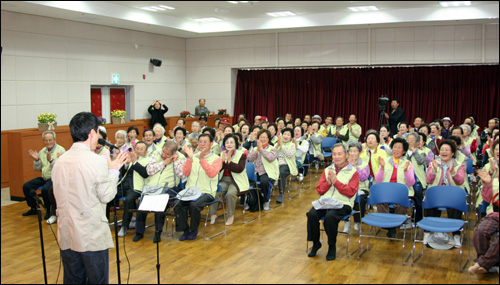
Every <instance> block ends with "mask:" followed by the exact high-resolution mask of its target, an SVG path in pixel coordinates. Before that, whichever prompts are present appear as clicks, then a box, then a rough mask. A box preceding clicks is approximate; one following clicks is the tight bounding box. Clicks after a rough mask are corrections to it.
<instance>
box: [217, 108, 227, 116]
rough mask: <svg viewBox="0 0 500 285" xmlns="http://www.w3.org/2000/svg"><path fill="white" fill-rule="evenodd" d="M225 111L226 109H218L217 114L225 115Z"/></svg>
mask: <svg viewBox="0 0 500 285" xmlns="http://www.w3.org/2000/svg"><path fill="white" fill-rule="evenodd" d="M226 112H227V109H219V113H218V114H219V115H225V114H226Z"/></svg>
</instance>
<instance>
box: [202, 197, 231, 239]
mask: <svg viewBox="0 0 500 285" xmlns="http://www.w3.org/2000/svg"><path fill="white" fill-rule="evenodd" d="M217 200H218V201H219V202H221V203H222V210H223V211H224V230H223V231H221V232H218V233H216V234H214V235H212V236H210V237H208V238H207V237H206V236H207V223H208V212H209V208H210V205H207V206H206V208H207V215H206V218H205V232H204V234H203V238H204V239H205V240H211V239H212V238H214V237H216V236H219V235H221V234H224V236H227V234H226V233H227V228H226V227H227V226H226V207H225V205H224V200H223V198H222V197H221V198H220V199H217Z"/></svg>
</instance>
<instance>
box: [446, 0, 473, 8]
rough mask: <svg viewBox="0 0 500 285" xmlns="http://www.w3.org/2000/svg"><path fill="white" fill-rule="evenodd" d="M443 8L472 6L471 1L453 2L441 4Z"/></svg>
mask: <svg viewBox="0 0 500 285" xmlns="http://www.w3.org/2000/svg"><path fill="white" fill-rule="evenodd" d="M439 4H441V6H443V7H460V6H470V5H471V4H472V2H471V1H451V2H439Z"/></svg>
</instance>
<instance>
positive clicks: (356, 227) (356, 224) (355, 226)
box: [354, 223, 359, 231]
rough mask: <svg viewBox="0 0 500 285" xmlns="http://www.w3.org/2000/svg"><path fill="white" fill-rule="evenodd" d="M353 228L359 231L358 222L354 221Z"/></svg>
mask: <svg viewBox="0 0 500 285" xmlns="http://www.w3.org/2000/svg"><path fill="white" fill-rule="evenodd" d="M354 230H355V231H359V223H354Z"/></svg>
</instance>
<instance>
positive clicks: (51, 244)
mask: <svg viewBox="0 0 500 285" xmlns="http://www.w3.org/2000/svg"><path fill="white" fill-rule="evenodd" d="M309 179H311V180H315V178H314V174H312V175H308V177H306V179H305V182H306V185H308V182H309ZM316 179H317V178H316ZM294 186H295V183H294ZM314 189H315V183H314V182H313V185H312V187H311V189H310V190H305V191H302V193H301V195H300V196H298V197H296V198H294V199H293V200H285V204H284V206H282V207H281V206H280V207H278V208H276V209H273V210H271V211H266V212H263V215H262V217H261V219H260V221H259V220H254V221H252V222H250V223H248V224H243V223H242V220H241V215H242V208H241V207H239V206H237V209H236V219H235V223H234V224H233V225H232V226H230V227H228V233H227V236H223V235H222V236H218V237H215V238H214V239H212V240H210V241H205V240H203V238H202V236H201V237H200V235H202V233H203V224H201V226H200V235H199V236H198V238H197V239H196V240H194V241H184V242H180V241H179V240H178V237H179V234H176V237H175V238H172V237H166V235H165V231H164V234H163V235H162V242H161V243H160V245H159V248H160V263H161V267H160V269H161V283H361V284H365V283H404V284H413V283H453V284H457V283H459V284H461V283H464V284H468V283H491V284H498V275H497V274H486V275H483V276H476V275H472V276H471V275H469V274H468V273H467V272H464V273H460V272H459V271H458V257H459V252H458V249H452V250H446V251H441V250H434V249H426V250H425V253H424V256H423V257H422V258H421V259H420V260H418V262H417V263H416V264H415V266H413V267H412V266H410V264H408V265H406V266H403V265H402V264H401V243H400V242H397V241H388V240H380V239H371V242H370V250H369V251H368V252H367V253H365V254H364V255H363V256H362V257H361V259H360V260H357V259H356V257H355V256H353V257H351V258H348V257H347V256H345V246H346V236H345V235H341V234H339V236H338V241H337V259H336V260H335V261H326V260H325V256H326V252H327V246H326V245H324V246H323V248H321V249H320V250H319V251H318V255H317V256H316V257H314V258H309V257H307V254H306V251H305V248H306V212H307V211H308V210H309V209H310V208H311V201H313V200H316V199H317V197H318V195H317V194H316V191H315V190H314ZM275 198H276V197H275V196H273V202H272V203H271V205H272V206H273V205H276V204H275V202H274V200H275ZM27 210H28V208H27V206H26V204H25V203H24V202H23V203H18V204H14V205H8V206H4V207H2V210H1V218H2V227H1V231H2V232H1V236H2V238H1V239H2V240H1V242H2V243H1V259H2V261H1V266H2V273H1V283H17V284H19V283H30V284H34V283H43V282H44V279H43V267H42V258H41V249H40V238H39V230H38V221H37V217H36V216H29V217H22V216H21V213H23V212H25V211H27ZM203 213H205V212H203ZM247 213H248V212H247ZM152 221H153V217H152V215H149V217H148V224H149V223H150V222H152ZM42 227H43V237H44V243H45V255H46V264H47V272H48V273H47V274H48V282H49V283H56V278H57V275H58V270H59V264H60V263H59V250H58V247H57V244H56V241H55V238H54V235H53V234H52V232H51V230H50V227H49V225H47V224H46V223H45V221H44V222H43V225H42ZM222 227H223V218H219V219H218V220H217V223H216V224H215V225H210V224H209V225H208V226H207V229H208V231H209V232H210V233H215V231H216V230H220V229H221V228H222ZM53 228H54V231H57V226H56V225H54V227H53ZM339 228H340V229H342V228H343V224H342V223H341V224H340V225H339ZM89 230H92V229H89ZM169 230H170V227H169ZM354 233H355V234H354V236H351V237H352V238H351V243H350V249H351V251H352V250H354V249H355V248H356V247H357V246H358V238H357V235H356V234H357V232H354ZM385 233H386V231H385V230H382V231H381V232H380V233H379V235H381V236H383V235H385ZM134 235H135V232H134V231H133V230H129V231H128V234H127V236H125V238H119V242H120V244H119V248H120V259H121V282H122V283H123V284H125V283H127V278H128V274H129V273H130V279H129V280H128V282H129V283H148V284H153V283H157V273H156V263H157V262H156V244H154V243H153V242H152V240H153V236H154V229H153V228H148V229H146V234H145V237H144V238H143V239H142V240H141V241H139V242H133V241H132V238H133V237H134ZM400 235H401V236H402V232H400V231H398V237H399V236H400ZM113 237H114V234H113ZM323 239H326V236H325V235H324V234H323ZM364 242H365V241H364ZM365 243H366V242H365ZM407 245H408V247H407V251H406V253H408V252H409V249H410V246H409V243H407ZM419 246H420V245H419ZM124 248H125V250H126V253H127V255H128V261H127V258H126V257H125V254H124ZM418 249H420V247H418ZM465 254H466V252H465ZM471 257H472V258H473V257H475V251H474V249H473V247H472V250H471ZM109 259H110V262H109V268H110V270H109V271H110V272H109V281H110V283H117V282H118V276H117V266H116V251H115V249H111V250H110V251H109ZM128 263H130V272H129V264H128ZM471 264H472V263H469V265H471ZM62 280H63V272H62V268H61V273H60V276H59V281H58V283H62Z"/></svg>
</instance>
